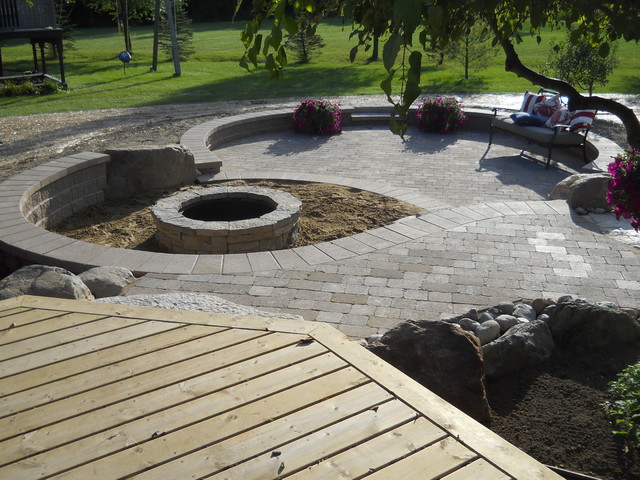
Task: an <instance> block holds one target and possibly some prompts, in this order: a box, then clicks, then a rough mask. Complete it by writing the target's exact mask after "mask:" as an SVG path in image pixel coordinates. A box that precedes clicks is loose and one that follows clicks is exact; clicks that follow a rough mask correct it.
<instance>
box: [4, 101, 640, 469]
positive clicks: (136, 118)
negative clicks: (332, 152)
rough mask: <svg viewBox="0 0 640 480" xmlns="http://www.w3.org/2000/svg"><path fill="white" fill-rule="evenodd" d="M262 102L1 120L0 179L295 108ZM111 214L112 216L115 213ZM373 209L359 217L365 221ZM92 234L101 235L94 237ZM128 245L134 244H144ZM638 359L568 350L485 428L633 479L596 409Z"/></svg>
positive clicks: (510, 386) (521, 385) (547, 459)
mask: <svg viewBox="0 0 640 480" xmlns="http://www.w3.org/2000/svg"><path fill="white" fill-rule="evenodd" d="M350 102H351V100H350ZM265 103H267V102H262V101H257V102H227V103H220V104H199V105H170V106H157V107H143V108H140V109H120V110H116V109H113V110H92V111H85V112H69V113H57V114H45V115H25V116H16V117H0V133H2V136H1V137H0V181H2V180H4V179H6V178H8V177H10V176H12V175H15V174H17V173H19V172H21V171H23V170H26V169H28V168H31V167H33V166H36V165H38V164H40V163H43V162H45V161H48V160H51V159H53V158H58V157H61V156H64V155H68V154H72V153H74V152H80V151H87V150H89V151H98V152H100V151H104V150H106V149H110V148H122V147H124V146H129V145H134V146H135V145H138V146H139V145H157V144H159V143H160V142H161V143H177V142H178V140H179V138H180V135H182V133H184V132H185V131H186V130H187V129H188V128H190V127H192V126H194V125H196V124H199V123H202V122H205V121H208V120H211V119H214V118H217V117H220V116H225V115H229V114H236V113H244V112H247V111H251V110H259V109H263V108H265V107H267V108H281V107H283V106H288V105H290V104H291V103H290V102H289V103H288V104H279V105H278V104H276V103H275V102H269V103H272V105H271V106H270V107H269V106H267V105H264V104H265ZM594 131H595V132H596V133H599V134H601V135H604V136H607V137H609V138H611V139H612V140H614V141H616V142H617V143H618V144H619V145H625V138H624V129H622V128H620V126H619V125H616V124H610V123H608V122H603V121H600V120H599V119H596V121H595V122H594ZM158 139H162V140H158ZM167 193H168V192H167ZM135 202H136V203H135V205H133V207H134V209H138V210H143V209H144V208H145V205H146V204H148V200H145V199H139V200H136V201H135ZM127 203H129V204H132V203H133V202H132V201H131V200H129V201H128V202H127ZM131 207H132V205H128V206H126V208H125V205H122V206H121V207H120V208H122V213H120V214H117V213H114V215H121V217H122V218H121V220H122V224H120V226H114V227H113V229H114V230H116V229H120V230H121V232H120V234H121V237H122V238H126V237H127V236H128V233H129V232H130V231H131V229H132V227H137V226H138V225H139V224H142V223H143V221H142V220H139V219H136V220H133V219H129V220H126V221H125V220H124V218H125V217H126V216H127V215H128V213H127V211H129V210H131ZM113 208H114V212H116V210H115V209H116V207H115V206H114V207H113ZM369 211H370V209H366V211H365V210H363V215H366V214H368V212H369ZM334 223H337V222H334ZM89 230H91V228H89ZM97 235H98V236H100V235H102V236H104V234H101V233H99V232H98V233H97ZM129 241H132V242H133V243H136V242H140V241H141V238H138V239H129ZM142 244H144V241H142ZM122 246H130V244H126V245H122ZM0 271H1V269H0ZM567 293H571V292H567ZM505 300H512V299H505ZM627 351H628V354H627V353H625V352H627ZM638 360H640V346H639V345H633V346H629V347H625V348H620V347H618V346H616V347H613V348H610V349H606V350H603V351H597V352H595V351H589V350H587V351H585V352H581V353H577V352H564V353H561V354H557V355H556V357H555V358H554V359H552V360H550V361H548V362H546V363H545V364H543V365H541V366H539V367H537V368H535V369H531V370H528V371H526V372H521V373H518V374H512V375H508V376H505V377H503V378H501V379H500V380H498V381H495V382H490V383H489V399H490V403H491V405H492V407H493V410H494V420H493V422H492V425H491V428H492V429H493V430H494V431H496V432H497V433H498V434H500V435H502V436H504V437H505V438H506V439H507V440H509V441H511V442H512V443H513V444H515V445H516V446H518V447H520V448H522V449H523V450H525V451H526V452H528V453H529V454H530V455H532V456H533V457H534V458H536V459H538V460H539V461H541V462H543V463H546V464H550V465H555V466H559V467H563V468H566V469H568V470H573V471H579V472H583V473H590V474H591V475H594V476H596V477H599V478H603V479H616V480H632V479H633V480H638V479H640V470H639V463H640V458H639V455H638V452H637V451H630V452H627V453H625V452H624V450H623V445H622V443H621V442H619V441H617V440H616V439H615V437H614V436H613V434H612V433H611V426H610V425H609V423H608V421H607V419H606V418H605V416H604V414H603V413H602V410H601V408H600V404H601V403H602V402H603V401H604V400H605V399H606V398H607V395H606V393H605V390H606V385H607V383H608V382H609V381H610V380H611V379H613V377H614V376H615V374H616V373H617V372H618V371H620V370H621V369H622V368H623V367H624V366H626V365H628V364H630V363H634V362H637V361H638Z"/></svg>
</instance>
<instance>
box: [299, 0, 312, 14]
mask: <svg viewBox="0 0 640 480" xmlns="http://www.w3.org/2000/svg"><path fill="white" fill-rule="evenodd" d="M314 7H315V5H314V2H313V0H297V1H296V2H295V3H294V8H295V9H296V10H300V9H304V10H306V11H307V12H313V10H314Z"/></svg>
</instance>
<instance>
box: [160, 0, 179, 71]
mask: <svg viewBox="0 0 640 480" xmlns="http://www.w3.org/2000/svg"><path fill="white" fill-rule="evenodd" d="M164 5H165V8H166V10H167V23H168V24H169V32H170V33H171V52H172V54H173V70H174V74H173V76H174V77H179V76H180V73H181V72H180V54H179V53H178V37H177V35H176V24H175V23H174V20H173V11H172V10H171V0H164Z"/></svg>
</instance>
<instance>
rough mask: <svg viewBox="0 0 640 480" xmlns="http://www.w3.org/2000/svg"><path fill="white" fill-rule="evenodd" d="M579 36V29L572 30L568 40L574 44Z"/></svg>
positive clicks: (578, 39) (580, 34) (580, 35)
mask: <svg viewBox="0 0 640 480" xmlns="http://www.w3.org/2000/svg"><path fill="white" fill-rule="evenodd" d="M581 37H582V33H581V32H580V30H573V31H572V32H571V34H570V36H569V41H570V42H571V43H573V44H576V43H578V42H579V41H580V38H581Z"/></svg>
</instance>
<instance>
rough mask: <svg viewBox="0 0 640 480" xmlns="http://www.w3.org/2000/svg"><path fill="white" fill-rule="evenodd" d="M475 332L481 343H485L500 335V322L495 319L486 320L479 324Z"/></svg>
mask: <svg viewBox="0 0 640 480" xmlns="http://www.w3.org/2000/svg"><path fill="white" fill-rule="evenodd" d="M474 333H475V334H476V336H477V337H478V340H480V345H485V344H487V343H489V342H493V341H494V340H495V339H496V338H498V337H499V336H500V324H499V323H498V322H496V321H495V320H489V321H486V322H484V323H481V324H480V325H478V328H476V329H475V331H474Z"/></svg>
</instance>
